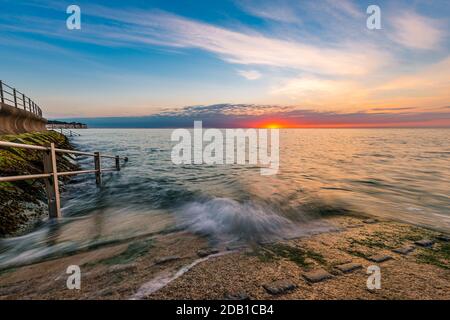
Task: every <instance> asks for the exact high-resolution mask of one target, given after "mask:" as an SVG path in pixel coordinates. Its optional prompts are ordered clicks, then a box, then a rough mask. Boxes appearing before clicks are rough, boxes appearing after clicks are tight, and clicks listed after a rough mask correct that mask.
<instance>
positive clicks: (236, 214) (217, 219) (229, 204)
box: [176, 198, 331, 242]
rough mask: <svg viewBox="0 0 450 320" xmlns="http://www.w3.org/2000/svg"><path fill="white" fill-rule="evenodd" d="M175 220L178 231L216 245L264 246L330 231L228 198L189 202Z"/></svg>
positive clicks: (318, 223)
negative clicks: (216, 242) (240, 243)
mask: <svg viewBox="0 0 450 320" xmlns="http://www.w3.org/2000/svg"><path fill="white" fill-rule="evenodd" d="M298 214H299V215H303V216H306V214H304V213H302V212H299V213H298ZM176 218H177V219H178V223H179V225H180V227H182V228H185V229H187V230H189V231H191V232H193V233H196V234H200V235H203V236H209V237H211V238H212V239H214V240H218V241H219V242H235V241H237V242H267V241H274V240H279V239H288V238H294V237H299V236H303V235H307V234H311V233H314V232H318V231H319V232H320V231H329V230H330V228H331V227H330V226H329V225H327V224H326V223H325V222H324V221H314V220H313V219H310V221H305V220H304V219H303V222H301V223H299V221H298V219H291V218H289V217H286V216H284V215H282V213H281V212H278V211H277V210H276V209H274V208H271V207H270V206H267V205H266V204H261V203H256V202H254V201H245V202H238V201H236V200H233V199H229V198H212V199H209V200H203V201H201V200H200V201H194V202H190V203H188V204H186V205H183V206H182V207H180V208H179V209H178V210H177V212H176Z"/></svg>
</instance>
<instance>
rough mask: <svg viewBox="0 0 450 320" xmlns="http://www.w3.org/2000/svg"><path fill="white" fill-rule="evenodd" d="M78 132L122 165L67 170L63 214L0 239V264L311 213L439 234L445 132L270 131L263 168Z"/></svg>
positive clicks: (258, 233)
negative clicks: (273, 136)
mask: <svg viewBox="0 0 450 320" xmlns="http://www.w3.org/2000/svg"><path fill="white" fill-rule="evenodd" d="M79 132H80V133H81V136H80V137H73V138H71V139H72V142H73V144H74V145H75V146H76V147H77V148H78V149H79V150H84V151H100V152H104V153H108V154H121V155H126V156H128V158H129V161H128V163H127V164H126V165H125V166H124V167H123V168H122V171H121V172H120V173H108V174H105V175H104V181H103V187H102V188H97V187H96V185H95V179H93V177H92V176H77V177H75V178H73V180H72V181H71V182H70V183H69V184H68V185H66V187H65V191H64V192H63V194H62V196H63V198H62V201H63V216H64V217H63V218H62V219H60V220H58V221H50V220H47V221H44V222H43V223H41V224H40V225H39V226H38V227H37V228H36V229H35V230H34V231H33V232H31V233H29V234H27V235H24V236H21V237H17V238H10V239H3V240H1V241H0V268H4V267H7V266H11V265H16V264H22V263H29V262H32V261H34V260H38V259H42V258H46V257H51V256H57V255H60V254H64V253H67V252H75V251H77V250H80V249H87V250H89V248H91V247H92V248H95V247H97V246H98V245H101V244H105V243H111V242H117V241H130V240H132V239H134V238H138V237H143V236H149V235H152V234H156V233H160V232H166V233H167V232H175V231H178V230H187V231H191V232H194V233H196V234H199V235H202V236H206V237H208V238H209V239H211V241H215V242H219V243H229V242H248V241H252V242H253V241H256V242H258V241H271V240H274V239H279V238H289V237H296V236H301V235H305V234H308V233H310V232H321V231H326V230H329V226H327V224H326V223H324V222H323V220H322V219H321V218H322V217H324V216H326V215H330V214H337V215H339V214H347V213H350V212H357V213H362V214H365V215H373V216H376V217H380V218H383V219H393V220H399V221H404V222H407V223H411V224H417V225H422V226H426V227H430V228H433V229H437V230H442V231H444V232H449V231H450V201H449V200H450V192H449V190H450V169H449V168H450V130H449V129H286V130H281V132H280V170H279V173H278V174H276V175H272V176H262V175H261V174H260V168H259V167H258V166H255V165H175V164H173V163H172V161H171V150H172V146H173V145H174V143H173V142H171V141H170V134H171V130H169V129H164V130H160V129H87V130H80V131H79ZM78 161H79V163H80V165H81V166H82V167H84V168H92V166H93V161H92V159H90V158H80V159H79V160H78ZM110 165H111V166H112V165H113V164H112V163H110ZM103 166H104V167H105V166H108V163H107V161H105V163H104V164H103Z"/></svg>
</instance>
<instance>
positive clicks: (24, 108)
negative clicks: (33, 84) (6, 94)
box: [22, 93, 31, 111]
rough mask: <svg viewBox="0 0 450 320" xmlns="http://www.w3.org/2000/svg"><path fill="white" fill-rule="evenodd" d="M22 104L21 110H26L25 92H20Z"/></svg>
mask: <svg viewBox="0 0 450 320" xmlns="http://www.w3.org/2000/svg"><path fill="white" fill-rule="evenodd" d="M22 104H23V110H25V111H27V105H26V104H25V94H24V93H22ZM30 111H31V110H30Z"/></svg>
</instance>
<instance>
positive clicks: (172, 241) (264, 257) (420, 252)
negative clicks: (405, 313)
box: [0, 217, 450, 299]
mask: <svg viewBox="0 0 450 320" xmlns="http://www.w3.org/2000/svg"><path fill="white" fill-rule="evenodd" d="M327 222H328V223H330V224H333V225H334V226H335V227H336V229H335V231H333V232H327V233H321V234H316V235H312V236H308V237H302V238H298V239H291V240H285V241H279V242H275V243H268V244H262V245H253V246H245V247H241V248H238V247H236V248H233V247H230V248H220V247H219V248H212V247H210V246H209V245H208V242H207V241H206V239H203V238H201V237H198V236H195V235H192V234H189V233H186V232H181V233H173V234H168V235H158V236H156V237H152V238H143V239H140V241H138V242H136V241H135V242H133V243H132V244H126V243H124V244H120V245H112V246H107V247H103V248H99V249H97V250H93V251H90V252H86V253H78V254H75V255H72V256H67V257H63V258H59V259H54V260H50V261H46V262H41V263H37V264H34V265H30V266H24V267H21V268H17V269H10V270H6V271H3V272H2V274H1V275H0V298H1V299H449V298H450V255H449V254H450V243H449V242H447V241H445V240H446V239H445V237H442V235H441V234H440V233H438V232H434V231H430V230H427V229H423V228H419V227H414V226H410V225H406V224H401V223H396V222H390V221H372V220H371V219H369V220H367V219H363V218H355V217H339V218H329V219H328V221H327ZM424 239H425V240H426V239H429V240H432V241H433V244H431V245H430V246H429V247H427V246H421V245H419V244H415V242H417V241H420V240H424ZM439 239H441V240H439ZM447 240H448V239H447ZM419 243H421V242H419ZM425 244H426V243H425ZM426 245H427V244H426ZM409 246H410V247H411V248H412V249H411V248H409ZM405 247H406V248H408V250H406V251H409V250H412V251H411V252H409V253H397V252H394V251H393V250H395V249H399V248H405ZM374 255H380V256H381V257H382V256H385V258H386V259H387V260H386V261H383V262H374V261H371V260H370V259H371V257H373V256H374ZM350 263H353V265H350V269H353V270H345V271H342V270H340V268H341V269H342V265H344V269H345V266H346V265H347V267H348V266H349V265H348V264H350ZM71 264H78V265H80V267H81V270H82V280H81V290H68V289H67V288H66V279H67V275H66V274H65V270H66V268H67V266H69V265H71ZM371 265H377V266H379V267H380V269H381V289H378V290H377V289H374V290H369V289H368V288H367V285H366V282H367V278H368V276H369V275H368V274H366V270H367V267H368V266H371ZM180 270H181V271H180ZM319 270H321V272H322V273H323V272H327V273H328V274H329V278H328V279H324V280H322V281H319V282H316V283H314V282H311V280H308V279H307V276H308V275H311V274H314V273H317V271H319ZM177 272H178V275H177ZM319 274H320V273H319ZM305 277H306V278H305ZM274 289H275V290H278V291H279V292H277V293H276V294H275V293H274Z"/></svg>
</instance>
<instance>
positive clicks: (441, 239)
mask: <svg viewBox="0 0 450 320" xmlns="http://www.w3.org/2000/svg"><path fill="white" fill-rule="evenodd" d="M436 239H438V240H440V241H444V242H450V237H449V236H447V235H445V234H440V235H438V236H437V237H436Z"/></svg>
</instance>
